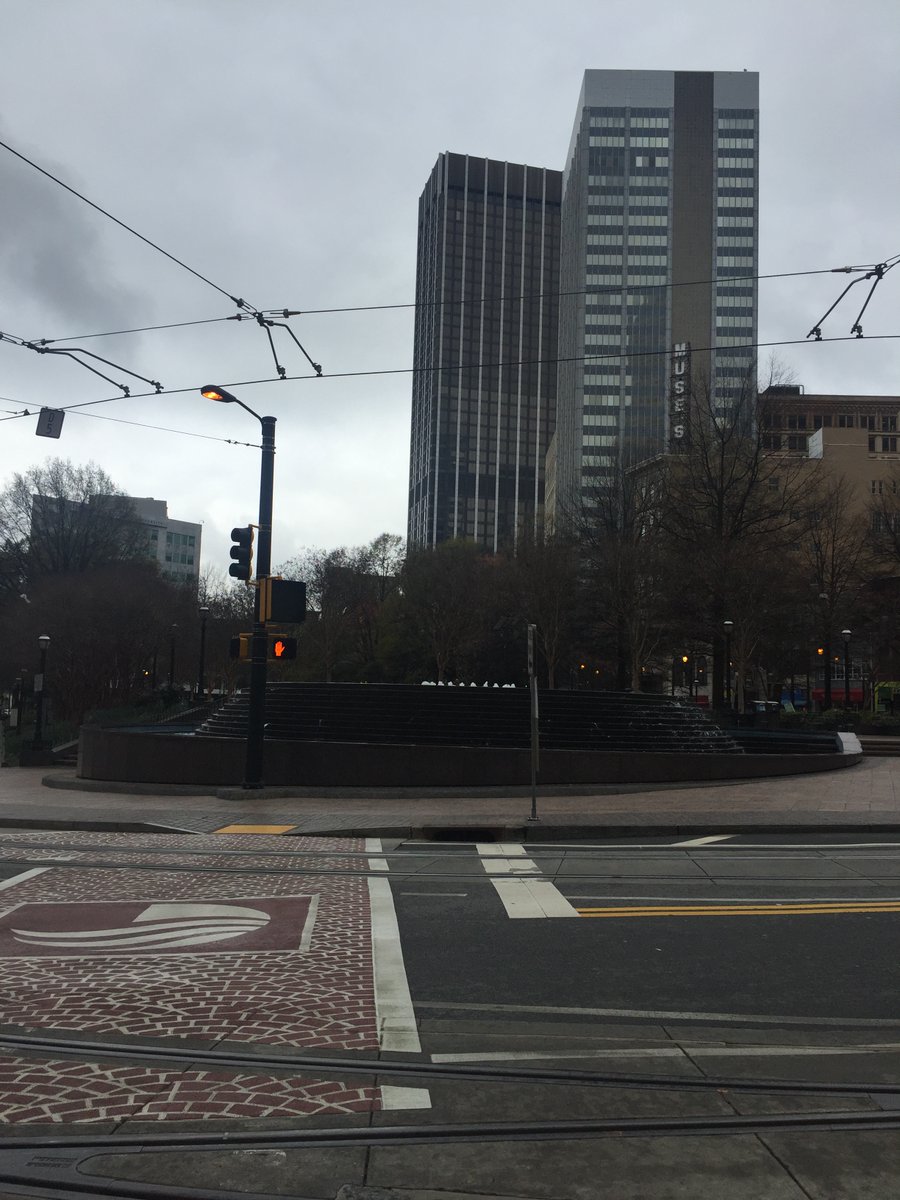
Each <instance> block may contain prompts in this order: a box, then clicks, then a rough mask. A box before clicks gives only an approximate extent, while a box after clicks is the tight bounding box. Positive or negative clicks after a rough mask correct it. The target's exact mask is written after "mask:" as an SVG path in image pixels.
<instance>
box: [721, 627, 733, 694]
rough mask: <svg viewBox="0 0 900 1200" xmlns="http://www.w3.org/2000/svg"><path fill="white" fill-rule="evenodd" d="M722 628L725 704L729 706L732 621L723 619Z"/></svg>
mask: <svg viewBox="0 0 900 1200" xmlns="http://www.w3.org/2000/svg"><path fill="white" fill-rule="evenodd" d="M722 628H723V629H724V630H725V706H726V708H731V634H732V631H733V629H734V621H723V622H722Z"/></svg>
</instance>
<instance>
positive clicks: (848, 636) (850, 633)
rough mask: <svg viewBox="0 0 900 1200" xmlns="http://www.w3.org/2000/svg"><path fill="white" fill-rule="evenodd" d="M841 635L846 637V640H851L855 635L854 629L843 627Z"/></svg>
mask: <svg viewBox="0 0 900 1200" xmlns="http://www.w3.org/2000/svg"><path fill="white" fill-rule="evenodd" d="M841 637H842V638H843V639H844V641H845V642H849V641H850V639H851V638H852V637H853V630H852V629H842V630H841Z"/></svg>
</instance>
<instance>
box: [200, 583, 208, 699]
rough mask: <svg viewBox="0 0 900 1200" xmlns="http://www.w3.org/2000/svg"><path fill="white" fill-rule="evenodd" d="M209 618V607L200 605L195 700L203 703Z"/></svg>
mask: <svg viewBox="0 0 900 1200" xmlns="http://www.w3.org/2000/svg"><path fill="white" fill-rule="evenodd" d="M208 616H209V605H208V604H201V605H200V663H199V666H198V668H197V700H198V702H199V703H200V704H202V703H203V697H204V695H205V693H206V678H205V675H206V619H207V617H208Z"/></svg>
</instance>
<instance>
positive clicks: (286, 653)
mask: <svg viewBox="0 0 900 1200" xmlns="http://www.w3.org/2000/svg"><path fill="white" fill-rule="evenodd" d="M296 657H297V639H296V638H282V637H275V638H270V639H269V658H273V659H274V660H275V661H276V662H282V661H283V660H285V659H288V658H296Z"/></svg>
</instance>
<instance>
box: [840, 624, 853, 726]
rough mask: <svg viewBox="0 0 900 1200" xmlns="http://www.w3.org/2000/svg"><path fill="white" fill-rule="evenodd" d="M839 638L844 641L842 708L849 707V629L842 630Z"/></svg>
mask: <svg viewBox="0 0 900 1200" xmlns="http://www.w3.org/2000/svg"><path fill="white" fill-rule="evenodd" d="M841 637H842V638H843V639H844V708H849V707H850V639H851V637H853V631H852V630H851V629H842V630H841Z"/></svg>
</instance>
